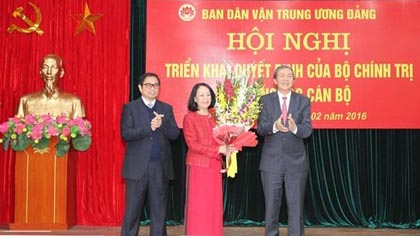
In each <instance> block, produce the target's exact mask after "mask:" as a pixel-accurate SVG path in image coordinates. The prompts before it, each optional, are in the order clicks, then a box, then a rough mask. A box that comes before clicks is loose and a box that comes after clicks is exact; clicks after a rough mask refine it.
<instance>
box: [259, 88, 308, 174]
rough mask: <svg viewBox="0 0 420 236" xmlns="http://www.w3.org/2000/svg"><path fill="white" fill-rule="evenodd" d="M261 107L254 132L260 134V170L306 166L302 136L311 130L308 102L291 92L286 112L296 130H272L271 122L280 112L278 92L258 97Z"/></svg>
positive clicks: (302, 169) (294, 168)
mask: <svg viewBox="0 0 420 236" xmlns="http://www.w3.org/2000/svg"><path fill="white" fill-rule="evenodd" d="M260 103H261V104H262V106H263V108H262V111H261V113H260V114H259V117H258V126H257V132H258V134H259V135H261V136H264V137H265V138H264V146H263V150H262V154H261V162H260V170H262V171H266V172H279V171H280V170H282V168H287V170H288V171H305V170H308V168H309V162H308V159H307V157H306V149H305V144H304V142H303V139H304V138H307V137H309V136H310V135H311V133H312V124H311V104H310V100H309V98H308V97H305V96H303V95H301V94H297V93H295V92H293V91H292V94H291V96H290V103H289V109H288V114H292V117H293V119H294V120H295V122H296V126H297V133H296V134H293V133H292V132H287V133H283V132H280V131H279V132H277V133H273V125H274V122H276V120H277V119H278V118H279V117H280V115H281V108H280V102H279V95H278V92H273V93H270V94H267V95H264V96H262V97H261V98H260Z"/></svg>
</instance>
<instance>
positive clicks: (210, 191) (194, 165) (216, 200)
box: [183, 83, 234, 236]
mask: <svg viewBox="0 0 420 236" xmlns="http://www.w3.org/2000/svg"><path fill="white" fill-rule="evenodd" d="M215 103H216V96H215V94H214V92H213V90H212V89H211V87H210V86H209V85H207V84H205V83H198V84H196V85H195V86H194V87H193V89H192V91H191V94H190V98H189V100H188V110H189V112H188V113H187V114H186V115H185V116H184V123H183V126H184V127H183V129H184V137H185V142H186V143H187V146H188V152H187V178H186V201H185V234H186V235H211V236H221V235H223V192H222V174H221V173H220V171H221V169H222V155H221V154H225V153H226V146H225V145H221V146H219V145H218V144H217V143H216V141H215V140H214V139H213V128H214V127H215V125H216V122H215V119H214V116H213V115H212V113H211V112H210V110H209V109H211V108H213V107H214V104H215ZM229 148H231V149H232V151H234V150H233V148H232V147H229Z"/></svg>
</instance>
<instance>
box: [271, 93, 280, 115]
mask: <svg viewBox="0 0 420 236" xmlns="http://www.w3.org/2000/svg"><path fill="white" fill-rule="evenodd" d="M271 101H272V104H273V107H272V109H273V113H274V114H276V117H279V116H280V114H281V109H280V100H279V93H278V92H274V93H273V95H272V96H271Z"/></svg>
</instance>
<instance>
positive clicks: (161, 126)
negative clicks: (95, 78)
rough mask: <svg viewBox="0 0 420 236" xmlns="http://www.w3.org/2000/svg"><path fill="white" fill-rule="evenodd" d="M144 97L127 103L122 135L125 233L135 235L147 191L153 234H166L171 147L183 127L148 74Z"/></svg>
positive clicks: (141, 87) (142, 88)
mask: <svg viewBox="0 0 420 236" xmlns="http://www.w3.org/2000/svg"><path fill="white" fill-rule="evenodd" d="M138 88H139V90H140V93H141V94H142V96H141V98H139V99H136V100H134V101H132V102H130V103H127V104H125V105H124V107H123V110H122V115H121V124H120V129H121V136H122V138H123V139H124V141H125V142H126V150H125V157H124V166H123V170H122V175H123V177H124V178H125V184H126V186H125V188H126V190H125V199H126V203H125V204H126V205H125V212H124V219H123V224H122V227H121V235H123V236H135V235H137V234H138V231H139V223H140V216H141V212H142V210H143V206H144V200H145V198H146V194H148V201H149V206H150V235H151V236H165V235H167V233H166V225H165V217H166V205H167V195H168V184H169V180H172V179H173V178H174V168H173V164H172V154H171V146H170V141H169V140H175V139H176V138H177V137H178V135H179V128H178V126H177V124H176V122H175V118H174V114H173V111H172V106H170V105H169V104H166V103H164V102H161V101H159V100H156V97H157V96H158V94H159V88H160V80H159V77H158V76H157V75H156V74H153V73H145V74H144V75H142V76H141V77H140V78H139V79H138Z"/></svg>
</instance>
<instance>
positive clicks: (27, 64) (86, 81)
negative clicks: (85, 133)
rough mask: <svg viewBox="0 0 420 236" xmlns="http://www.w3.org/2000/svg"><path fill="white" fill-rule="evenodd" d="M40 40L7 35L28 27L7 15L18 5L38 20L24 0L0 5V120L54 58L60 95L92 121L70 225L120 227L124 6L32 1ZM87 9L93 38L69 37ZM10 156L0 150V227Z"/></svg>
mask: <svg viewBox="0 0 420 236" xmlns="http://www.w3.org/2000/svg"><path fill="white" fill-rule="evenodd" d="M32 2H33V3H34V4H35V5H36V6H37V7H38V8H39V10H40V12H41V15H42V21H41V24H40V28H41V29H42V30H43V31H44V34H43V35H42V36H40V35H38V34H37V33H35V32H33V33H30V34H25V33H20V32H16V31H15V32H13V33H9V32H7V28H8V27H9V26H10V25H12V24H16V25H17V26H19V27H21V28H28V27H29V26H28V24H27V23H25V22H24V21H23V20H22V19H21V18H19V17H16V18H15V17H13V15H12V13H13V11H14V10H15V9H16V8H18V7H23V9H24V10H23V12H22V13H23V14H24V15H25V16H27V18H29V19H30V20H31V21H32V22H35V21H36V19H37V16H36V14H35V10H34V8H33V7H32V6H31V5H29V3H28V1H26V0H1V1H0V5H1V8H0V42H1V43H0V52H1V53H0V99H1V100H0V122H4V121H6V120H7V119H8V118H9V117H11V116H13V115H14V114H15V109H16V108H17V105H18V101H19V98H20V96H22V95H24V94H26V93H32V92H35V91H38V90H41V89H42V88H43V83H42V81H41V79H40V76H39V62H40V60H41V58H42V57H43V56H44V55H46V54H48V53H55V54H58V55H60V56H61V57H62V58H63V61H64V69H65V75H64V78H62V80H61V84H60V87H61V89H62V90H64V91H66V92H70V93H74V94H76V95H77V96H79V97H80V98H81V99H82V100H83V102H84V105H85V109H86V111H87V117H86V118H87V119H88V120H90V121H91V123H92V146H91V147H90V149H89V150H88V151H86V152H80V153H79V154H78V157H77V212H78V216H77V224H80V225H119V224H120V223H121V219H122V214H123V209H124V196H123V195H124V191H123V190H124V185H123V180H122V178H121V165H122V159H123V152H124V144H123V142H122V140H121V137H120V134H119V123H120V114H121V107H122V104H123V103H125V102H127V101H128V99H129V33H130V32H129V27H130V26H129V25H130V23H129V21H130V17H129V9H130V3H129V2H130V1H113V0H89V1H87V0H63V1H62V0H60V1H50V0H36V1H32ZM85 4H88V6H89V9H90V12H91V14H103V15H102V17H101V18H99V20H97V21H95V22H94V27H95V30H96V35H94V34H92V33H91V32H89V31H88V30H87V29H86V30H84V31H81V32H80V33H79V34H77V35H75V32H76V29H77V26H78V24H77V21H75V20H74V19H73V18H72V15H76V14H82V15H83V13H84V11H85ZM13 191H14V152H13V151H11V150H9V151H7V152H5V151H3V150H1V151H0V199H1V200H0V202H1V203H0V224H8V223H11V222H13V218H14V212H13V210H14V209H13V208H14V193H13Z"/></svg>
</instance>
